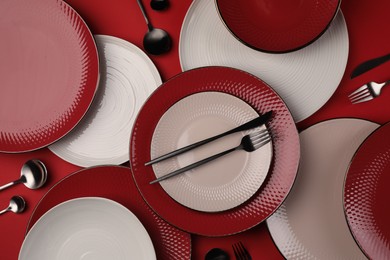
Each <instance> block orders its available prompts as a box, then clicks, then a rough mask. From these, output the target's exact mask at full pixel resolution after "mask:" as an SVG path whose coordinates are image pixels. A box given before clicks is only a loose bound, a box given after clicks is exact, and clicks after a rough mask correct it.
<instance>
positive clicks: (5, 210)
mask: <svg viewBox="0 0 390 260" xmlns="http://www.w3.org/2000/svg"><path fill="white" fill-rule="evenodd" d="M8 211H9V207H8V208H5V209H3V210H2V211H0V215H1V214H4V213H6V212H8Z"/></svg>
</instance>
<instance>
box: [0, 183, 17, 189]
mask: <svg viewBox="0 0 390 260" xmlns="http://www.w3.org/2000/svg"><path fill="white" fill-rule="evenodd" d="M17 183H18V181H13V182H10V183H7V184H4V185H3V186H0V191H2V190H5V189H6V188H8V187H11V186H12V185H15V184H17Z"/></svg>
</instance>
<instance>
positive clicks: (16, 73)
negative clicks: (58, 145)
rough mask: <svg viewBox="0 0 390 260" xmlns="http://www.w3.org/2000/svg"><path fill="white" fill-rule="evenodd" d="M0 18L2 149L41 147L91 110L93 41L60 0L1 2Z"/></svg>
mask: <svg viewBox="0 0 390 260" xmlns="http://www.w3.org/2000/svg"><path fill="white" fill-rule="evenodd" d="M0 17H1V22H0V37H1V40H0V57H1V58H0V79H1V87H0V151H2V152H25V151H31V150H35V149H38V148H42V147H44V146H47V145H49V144H51V143H53V142H54V141H56V140H58V139H59V138H61V137H62V136H64V135H65V134H66V133H68V132H69V131H70V130H71V129H72V128H73V127H74V126H75V125H76V124H77V123H78V122H79V121H80V119H81V118H82V117H83V116H84V114H85V113H86V111H87V109H88V108H89V106H90V104H91V102H92V99H93V97H94V95H95V92H96V89H97V86H98V79H99V60H98V54H97V49H96V46H95V42H94V40H93V37H92V34H91V32H90V31H89V29H88V27H87V26H86V24H85V23H84V21H83V20H82V18H81V17H80V16H79V15H78V14H77V13H76V12H75V11H74V10H73V9H72V8H71V7H70V6H69V5H68V4H66V3H65V2H64V1H62V0H39V1H30V0H2V1H0Z"/></svg>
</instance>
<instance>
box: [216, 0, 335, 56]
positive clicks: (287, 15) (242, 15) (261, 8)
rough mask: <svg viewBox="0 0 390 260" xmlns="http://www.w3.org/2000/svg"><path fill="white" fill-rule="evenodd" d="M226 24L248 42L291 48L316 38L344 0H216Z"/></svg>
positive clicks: (276, 48)
mask: <svg viewBox="0 0 390 260" xmlns="http://www.w3.org/2000/svg"><path fill="white" fill-rule="evenodd" d="M215 1H216V4H217V7H218V10H219V14H220V16H221V18H222V20H223V21H224V23H225V25H226V27H227V28H228V29H229V30H230V31H231V32H232V34H233V35H234V36H235V37H236V38H237V39H239V40H240V41H242V42H243V43H244V44H246V45H248V46H249V47H252V48H254V49H257V50H260V51H265V52H275V53H278V52H289V51H294V50H298V49H300V48H302V47H305V46H307V45H308V44H310V43H312V42H313V41H315V40H316V39H317V38H319V37H320V36H321V35H322V34H323V33H324V32H325V31H326V29H327V28H328V26H329V25H330V23H331V22H332V21H333V18H334V17H335V16H336V14H337V11H338V10H339V7H340V3H341V0H319V1H313V0H299V1H291V0H282V1H281V0H277V1H275V0H259V1H253V0H236V1H234V0H233V1H232V0H215Z"/></svg>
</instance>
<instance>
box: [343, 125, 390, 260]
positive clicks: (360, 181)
mask: <svg viewBox="0 0 390 260" xmlns="http://www.w3.org/2000/svg"><path fill="white" fill-rule="evenodd" d="M389 136H390V123H388V124H386V125H384V126H382V127H380V128H378V129H377V130H376V131H375V132H373V133H372V134H371V135H370V136H369V137H368V138H367V139H366V140H365V141H364V143H363V144H362V145H361V146H360V148H359V149H358V150H357V152H356V154H355V156H354V158H353V160H352V162H351V165H350V168H349V170H348V173H347V177H346V180H345V187H344V209H345V214H346V217H347V221H348V224H349V227H350V229H351V231H352V234H353V236H354V237H355V239H356V241H357V242H358V244H359V246H360V247H361V249H363V251H364V252H365V254H366V255H367V256H368V257H369V258H370V259H390V247H389V244H390V222H389V220H390V207H389V196H390V190H389V183H390V174H389V173H390V139H389Z"/></svg>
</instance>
